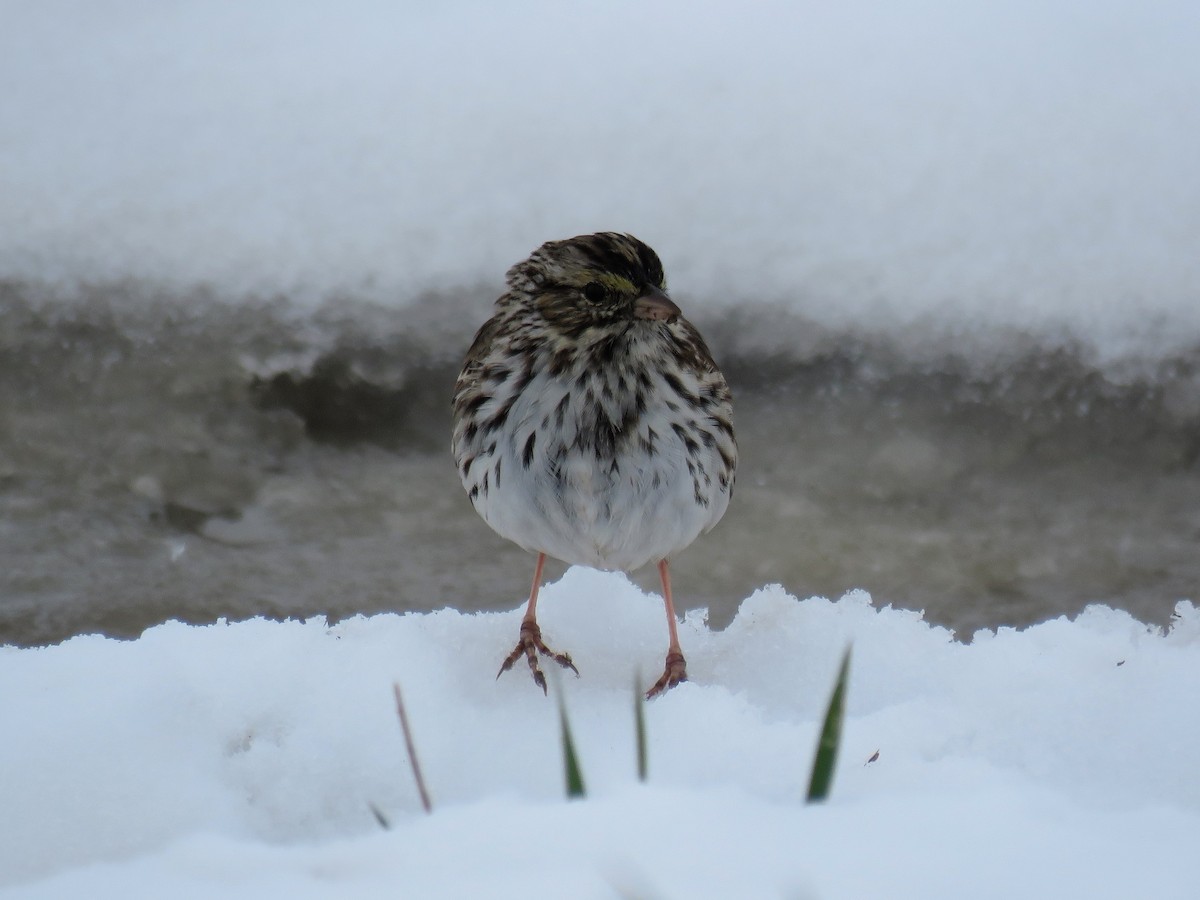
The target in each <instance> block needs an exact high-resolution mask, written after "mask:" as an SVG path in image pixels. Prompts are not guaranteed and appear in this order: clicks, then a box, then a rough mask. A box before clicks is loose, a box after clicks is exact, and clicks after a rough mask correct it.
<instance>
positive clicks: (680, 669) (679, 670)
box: [646, 650, 687, 700]
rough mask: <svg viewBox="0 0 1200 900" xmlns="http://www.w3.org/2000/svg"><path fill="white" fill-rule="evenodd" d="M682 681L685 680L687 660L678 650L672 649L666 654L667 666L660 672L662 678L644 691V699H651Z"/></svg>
mask: <svg viewBox="0 0 1200 900" xmlns="http://www.w3.org/2000/svg"><path fill="white" fill-rule="evenodd" d="M682 681H687V660H685V659H684V658H683V654H682V653H680V652H679V651H678V650H672V651H671V652H670V653H668V654H667V667H666V669H665V670H664V671H663V673H662V678H660V679H658V681H656V682H654V686H653V687H652V688H650V690H648V691H646V699H647V700H653V699H654V698H655V697H658V696H660V695H661V694H665V693H666V692H667V691H669V690H670V689H671V688H673V687H675V685H677V684H679V683H680V682H682Z"/></svg>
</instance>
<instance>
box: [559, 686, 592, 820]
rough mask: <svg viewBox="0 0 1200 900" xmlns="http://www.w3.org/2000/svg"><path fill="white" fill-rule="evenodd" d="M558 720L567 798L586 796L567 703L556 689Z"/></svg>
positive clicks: (560, 691)
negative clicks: (560, 730) (560, 731)
mask: <svg viewBox="0 0 1200 900" xmlns="http://www.w3.org/2000/svg"><path fill="white" fill-rule="evenodd" d="M558 720H559V723H560V724H561V726H562V751H563V773H564V775H565V779H566V784H567V799H568V800H574V799H575V798H576V797H581V798H582V797H586V796H587V790H586V789H585V788H584V786H583V771H582V770H581V769H580V768H579V757H578V756H576V755H575V741H574V740H573V739H572V737H571V724H570V723H569V722H568V721H567V704H566V701H564V700H563V694H562V690H561V689H560V690H559V691H558Z"/></svg>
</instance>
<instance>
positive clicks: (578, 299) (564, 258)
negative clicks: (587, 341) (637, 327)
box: [507, 231, 680, 335]
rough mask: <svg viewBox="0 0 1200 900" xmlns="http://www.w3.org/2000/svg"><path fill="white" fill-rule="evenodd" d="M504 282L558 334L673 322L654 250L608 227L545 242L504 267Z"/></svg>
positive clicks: (674, 316)
mask: <svg viewBox="0 0 1200 900" xmlns="http://www.w3.org/2000/svg"><path fill="white" fill-rule="evenodd" d="M507 279H508V285H509V288H510V291H511V293H512V294H514V295H516V296H518V297H520V298H521V300H522V302H527V303H532V304H533V305H534V306H536V308H537V310H538V311H539V312H540V313H541V314H542V316H543V317H544V318H545V319H546V321H547V322H548V323H549V324H550V325H551V326H552V327H554V328H555V329H556V330H558V331H559V332H560V333H562V334H564V335H579V334H581V333H582V332H583V331H585V330H586V329H588V328H592V327H604V326H606V325H613V326H620V327H625V326H627V325H628V324H629V323H631V322H636V321H639V320H640V321H648V322H652V321H663V322H673V321H674V320H675V319H677V318H678V317H679V315H680V310H679V307H678V306H676V305H675V304H674V303H673V302H672V301H671V299H670V298H669V297H668V296H667V293H666V279H665V277H664V276H663V268H662V263H661V262H660V261H659V258H658V254H657V253H655V252H654V251H653V250H651V249H650V248H649V247H647V246H646V245H645V244H643V243H642V242H641V241H639V240H638V239H637V238H635V237H633V236H632V235H628V234H617V233H615V232H611V231H605V232H601V233H599V234H587V235H581V236H579V237H573V238H567V239H566V240H562V241H548V242H547V243H545V244H542V246H540V247H538V249H537V250H535V251H534V252H533V253H532V254H530V256H529V258H528V259H526V260H524V261H523V262H519V263H517V264H516V265H515V266H513V267H512V268H511V269H509V270H508V275H507Z"/></svg>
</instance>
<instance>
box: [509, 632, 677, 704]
mask: <svg viewBox="0 0 1200 900" xmlns="http://www.w3.org/2000/svg"><path fill="white" fill-rule="evenodd" d="M539 653H540V654H542V655H543V656H548V657H550V658H551V659H552V660H554V661H555V662H556V663H558V664H559V665H560V666H562V667H563V668H564V669H570V670H571V671H572V672H574V673H575V674H576V675H578V674H579V670H578V669H577V668H575V663H573V662H571V657H570V656H569V655H568V654H566V653H556V652H555V651H553V650H551V649H550V648H549V647H547V646H546V644H545V642H543V641H542V629H541V628H539V627H538V623H537V622H534V621H531V620H529V619H526V620H525V621H523V622H522V623H521V636H520V638H519V639H518V640H517V646H516V647H515V648H514V649H513V652H512V653H510V654H508V656H506V657H505V658H504V662H503V663H501V664H500V671H499V672H497V673H496V677H497V678H499V677H500V676H501V675H503V674H504V673H505V672H507V671H508V670H509V669H511V668H512V667H513V665H514V664H515V663H516V661H517V660H518V659H520V658H521V656H522V655H524V657H525V659H526V660H527V661H528V663H529V671H530V672H532V673H533V683H534V684H536V685H537V686H538V687H540V688H541V689H542V693H543V694H545V693H546V692H547V691H546V676H545V675H543V674H542V670H541V669H540V668H538V654H539ZM682 658H683V657H680V659H682Z"/></svg>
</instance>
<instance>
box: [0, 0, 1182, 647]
mask: <svg viewBox="0 0 1200 900" xmlns="http://www.w3.org/2000/svg"><path fill="white" fill-rule="evenodd" d="M0 20H2V21H3V22H4V23H5V24H4V28H3V29H2V31H0V95H2V96H3V97H4V100H3V103H2V104H0V642H8V643H16V644H37V643H47V642H54V641H59V640H62V639H64V638H66V637H69V636H71V635H73V634H78V633H85V632H95V631H99V632H103V633H106V634H110V635H114V636H134V635H136V634H138V633H139V632H140V631H141V630H142V629H144V628H145V627H147V626H149V625H152V624H155V623H157V622H161V621H163V620H166V619H171V618H177V619H183V620H186V621H192V622H209V621H213V620H215V619H216V618H218V617H222V616H224V617H229V618H245V617H249V616H255V615H266V616H273V617H286V616H309V615H314V614H326V615H329V616H331V617H344V616H347V615H353V614H355V613H371V612H376V611H380V610H396V611H403V610H425V609H434V608H440V607H443V606H451V607H454V608H456V609H461V610H476V609H508V608H513V607H515V606H517V605H519V604H520V603H521V602H523V600H524V598H525V596H526V593H527V591H528V579H529V578H530V576H531V574H532V558H531V557H529V556H528V555H526V554H525V553H524V552H523V551H521V550H520V549H518V548H516V547H515V546H512V545H508V544H506V543H505V542H503V541H502V540H500V539H499V538H497V537H496V536H495V535H493V534H492V532H491V531H490V530H489V529H488V528H487V526H486V525H485V524H484V523H483V522H482V520H480V519H478V518H477V517H476V515H475V514H474V512H473V510H472V509H471V507H470V504H469V503H468V501H467V499H466V497H465V495H464V494H463V492H462V490H461V487H460V486H459V484H458V481H457V477H456V474H455V471H454V467H453V464H452V463H451V461H450V457H449V452H448V444H449V397H450V393H451V390H452V385H453V380H454V377H455V375H456V373H457V370H458V365H459V363H460V361H461V357H462V355H463V353H464V352H465V350H466V348H467V346H468V345H469V344H470V341H471V338H472V336H473V334H474V331H475V329H476V328H477V327H478V326H479V324H481V323H482V322H483V321H484V319H486V318H487V316H488V315H489V308H490V304H491V303H492V301H494V299H495V298H496V296H497V295H498V294H499V293H500V292H501V290H502V288H503V275H504V271H505V269H506V268H507V267H508V266H509V265H511V264H512V263H513V262H516V261H517V260H519V259H521V258H523V257H524V256H525V255H527V254H528V252H529V251H531V250H532V249H533V248H535V247H536V246H538V245H539V244H540V243H542V242H543V241H545V240H548V239H552V238H561V237H567V236H570V235H573V234H579V233H586V232H592V231H597V230H620V231H629V232H631V233H633V234H636V235H637V236H639V237H640V238H642V239H643V240H645V241H646V242H647V243H649V244H650V245H651V246H653V247H654V248H655V249H656V250H657V251H658V253H659V255H660V256H661V257H662V259H663V262H664V264H665V266H666V270H667V277H668V283H669V288H670V291H671V294H672V296H673V298H674V299H675V300H676V301H677V302H678V303H679V304H680V306H681V307H682V308H683V309H684V311H685V313H686V314H687V315H688V316H689V318H691V319H692V320H693V321H694V322H696V323H697V325H698V326H699V327H700V328H701V329H702V331H703V332H704V334H705V335H706V337H707V338H708V340H709V343H710V344H711V346H712V349H713V351H714V354H715V355H716V357H717V359H718V361H719V362H720V363H721V365H722V367H723V368H724V369H725V371H726V374H727V376H728V378H729V381H730V383H731V385H732V387H733V389H734V393H735V398H736V425H737V428H738V435H739V442H740V445H741V463H740V468H739V472H738V481H737V489H736V492H735V496H734V500H733V503H732V505H731V508H730V512H729V513H728V515H727V516H726V517H725V519H724V520H723V521H722V522H721V524H720V525H719V526H718V527H717V529H716V530H714V531H713V532H712V533H711V534H709V535H708V536H706V537H704V538H702V539H701V540H700V541H698V542H697V543H696V544H695V545H693V547H692V548H691V549H689V550H688V551H685V552H684V553H683V554H681V555H680V557H679V558H678V560H676V561H674V562H673V564H672V570H673V572H674V573H675V578H674V582H675V587H676V592H677V594H678V598H677V601H678V602H679V603H680V604H681V605H682V606H684V607H688V608H697V607H706V608H707V609H708V610H709V616H710V621H711V622H712V624H713V625H714V626H716V627H720V626H722V625H723V624H724V623H725V622H727V621H728V620H729V619H730V618H731V617H732V614H733V612H734V611H735V610H736V608H737V605H738V603H739V602H740V601H741V600H742V599H743V598H744V597H746V596H748V594H749V593H751V592H752V591H753V590H755V589H756V588H757V587H760V586H762V585H764V584H768V583H773V582H779V583H782V584H783V585H784V586H785V587H786V588H787V589H788V590H789V591H791V592H793V593H794V594H796V595H797V596H799V597H807V596H810V595H813V594H823V595H826V596H838V595H840V594H841V593H842V592H843V591H845V590H847V589H850V588H855V587H861V588H865V589H867V590H869V591H870V592H871V594H872V595H873V597H874V599H875V602H876V603H877V604H879V605H884V604H892V605H895V606H901V607H906V608H912V609H922V610H924V611H925V613H926V616H927V618H929V619H930V620H932V621H935V622H938V623H941V624H946V625H949V626H951V627H953V628H954V629H955V630H956V633H957V634H958V636H959V637H960V638H963V639H969V638H970V636H971V634H972V632H973V631H974V630H975V629H977V628H980V627H993V628H994V627H998V626H1003V625H1013V626H1019V625H1023V624H1027V623H1030V622H1033V621H1038V620H1041V619H1045V618H1048V617H1053V616H1057V615H1062V614H1071V613H1074V612H1076V611H1078V610H1079V609H1081V608H1082V607H1083V606H1084V605H1086V604H1087V603H1089V602H1102V603H1107V604H1110V605H1113V606H1117V607H1121V608H1124V609H1128V610H1130V611H1132V612H1133V613H1134V614H1136V615H1137V616H1139V617H1140V618H1142V619H1143V620H1145V621H1147V622H1149V623H1162V622H1165V621H1166V618H1167V616H1168V615H1169V614H1170V610H1171V609H1172V607H1173V605H1174V603H1175V601H1176V600H1178V599H1181V598H1192V599H1195V598H1196V596H1197V583H1198V581H1197V579H1198V577H1200V553H1197V544H1198V541H1200V462H1198V459H1200V253H1197V252H1196V246H1197V235H1200V167H1198V166H1197V164H1196V160H1198V159H1200V118H1198V117H1197V115H1196V111H1197V110H1198V109H1200V55H1198V54H1197V53H1196V52H1195V48H1196V47H1197V46H1200V43H1198V41H1200V7H1197V6H1196V4H1194V3H1191V2H1182V0H1181V2H1168V0H1162V2H1150V3H1138V4H1135V3H1121V2H1106V0H1100V2H1090V3H1083V2H1077V3H1076V2H1065V0H1049V2H1046V0H1042V2H1037V3H1034V2H1024V0H1014V2H1010V3H1006V4H993V3H984V2H973V0H966V2H956V3H948V2H923V0H896V2H890V3H882V2H849V3H838V4H828V3H818V2H788V3H784V2H775V3H771V2H765V3H760V4H752V5H749V6H747V5H745V4H736V5H735V4H733V3H719V2H714V3H708V4H703V5H700V4H693V3H685V2H682V0H679V2H661V3H660V2H650V3H645V2H639V3H636V4H635V3H633V2H622V0H618V2H613V3H606V4H588V5H578V6H572V7H567V6H564V5H561V4H556V3H551V2H542V0H521V2H519V3H514V4H504V5H499V4H486V3H482V2H470V0H450V2H446V3H441V4H421V3H415V2H410V3H404V2H383V0H377V2H375V0H357V2H355V0H351V2H338V3H333V2H304V3H296V2H286V3H285V2H282V0H261V2H256V3H250V4H247V3H233V2H199V0H179V2H175V3H171V4H161V3H154V2H148V0H103V2H68V0H45V2H41V3H38V4H28V3H21V2H16V0H12V2H0ZM558 571H561V567H560V568H559V569H557V570H550V569H549V567H548V574H549V575H550V576H551V577H557V573H558ZM634 577H635V579H636V580H637V581H638V582H639V583H640V584H643V585H644V586H646V587H647V588H649V589H655V587H656V585H655V581H654V577H653V572H652V571H649V572H643V573H635V576H634Z"/></svg>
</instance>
